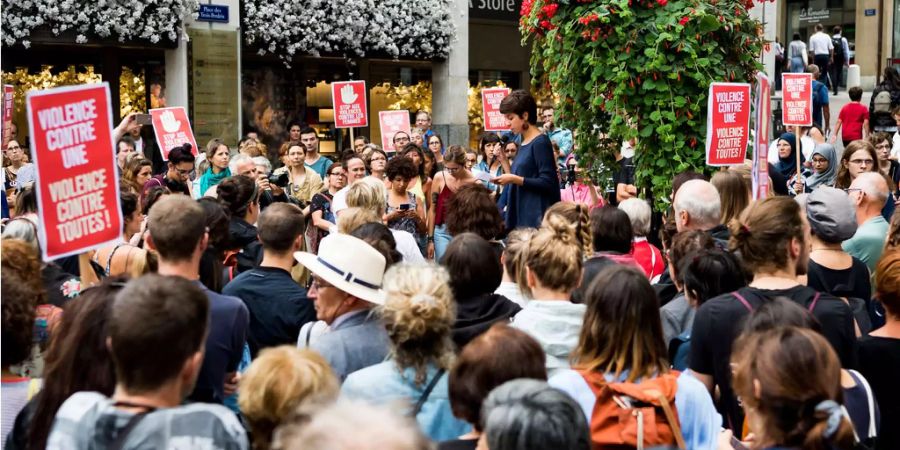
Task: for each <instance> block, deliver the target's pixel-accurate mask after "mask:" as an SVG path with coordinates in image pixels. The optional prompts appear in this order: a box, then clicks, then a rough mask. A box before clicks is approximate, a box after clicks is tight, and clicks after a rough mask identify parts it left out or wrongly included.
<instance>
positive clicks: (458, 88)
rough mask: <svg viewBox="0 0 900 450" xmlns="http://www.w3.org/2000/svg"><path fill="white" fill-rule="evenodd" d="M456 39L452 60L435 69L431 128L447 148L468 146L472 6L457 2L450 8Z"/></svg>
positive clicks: (435, 66) (432, 72)
mask: <svg viewBox="0 0 900 450" xmlns="http://www.w3.org/2000/svg"><path fill="white" fill-rule="evenodd" d="M450 11H451V17H452V20H453V22H454V25H455V26H456V37H455V39H454V40H453V42H452V43H451V44H450V57H449V58H447V60H446V61H442V62H438V63H435V64H434V65H433V66H432V69H431V70H432V71H431V81H432V89H433V90H432V115H431V119H432V128H433V129H434V131H435V132H436V133H437V134H439V135H440V136H441V138H442V139H443V140H444V145H445V146H448V145H463V146H467V145H468V142H469V116H468V94H469V89H468V88H469V2H468V1H467V0H454V1H453V4H452V6H451V7H450Z"/></svg>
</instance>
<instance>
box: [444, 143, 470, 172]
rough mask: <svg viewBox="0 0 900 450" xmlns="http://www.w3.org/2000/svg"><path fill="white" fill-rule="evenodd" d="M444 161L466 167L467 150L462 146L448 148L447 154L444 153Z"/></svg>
mask: <svg viewBox="0 0 900 450" xmlns="http://www.w3.org/2000/svg"><path fill="white" fill-rule="evenodd" d="M444 160H445V161H449V162H452V163H455V164H459V165H460V166H463V167H465V164H466V149H465V148H463V147H462V146H460V145H451V146H449V147H447V152H446V153H444Z"/></svg>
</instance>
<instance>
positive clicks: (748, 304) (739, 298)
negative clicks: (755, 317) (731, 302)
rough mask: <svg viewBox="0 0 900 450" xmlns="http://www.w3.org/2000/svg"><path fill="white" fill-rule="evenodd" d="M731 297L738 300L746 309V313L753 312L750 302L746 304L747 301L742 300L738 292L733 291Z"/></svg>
mask: <svg viewBox="0 0 900 450" xmlns="http://www.w3.org/2000/svg"><path fill="white" fill-rule="evenodd" d="M731 295H733V296H734V298H736V299H738V300H740V301H741V303H743V304H744V307H745V308H747V311H750V312H753V306H752V305H750V302H748V301H747V299H746V298H744V296H743V295H741V294H740V292H738V291H734V292H732V293H731Z"/></svg>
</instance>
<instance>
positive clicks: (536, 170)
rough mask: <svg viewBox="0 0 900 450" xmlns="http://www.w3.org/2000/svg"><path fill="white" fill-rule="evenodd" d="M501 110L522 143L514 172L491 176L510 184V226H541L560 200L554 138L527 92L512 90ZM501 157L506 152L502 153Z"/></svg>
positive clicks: (505, 212) (499, 181)
mask: <svg viewBox="0 0 900 450" xmlns="http://www.w3.org/2000/svg"><path fill="white" fill-rule="evenodd" d="M500 112H501V113H502V114H504V115H505V116H506V118H507V120H509V121H510V131H512V132H513V133H516V134H518V135H521V136H522V145H521V146H520V148H519V152H518V154H516V159H515V161H513V163H512V168H511V172H512V173H505V174H503V175H500V176H498V177H495V178H493V179H491V182H492V183H494V184H499V185H502V186H507V187H505V188H504V189H506V190H508V193H507V194H506V195H504V197H505V198H506V210H505V211H504V212H503V214H504V217H505V219H506V229H507V230H513V229H515V228H518V227H534V228H538V227H540V225H541V218H543V217H544V211H546V210H547V208H549V207H550V205H552V204H554V203H556V202H558V201H559V175H558V174H557V172H556V160H555V159H554V157H553V147H552V146H551V145H550V138H548V137H547V136H546V135H545V134H543V133H541V130H540V128H538V127H537V125H535V120H536V119H537V103H536V102H535V100H534V97H532V96H531V94H529V93H528V92H527V91H524V90H517V91H513V92H512V93H510V94H509V95H508V96H506V98H504V99H503V101H502V102H501V103H500ZM500 155H503V156H501V158H505V153H504V152H500Z"/></svg>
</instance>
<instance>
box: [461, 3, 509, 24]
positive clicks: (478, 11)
mask: <svg viewBox="0 0 900 450" xmlns="http://www.w3.org/2000/svg"><path fill="white" fill-rule="evenodd" d="M521 9H522V0H469V18H471V19H491V20H503V21H508V22H518V21H519V11H520V10H521Z"/></svg>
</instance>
